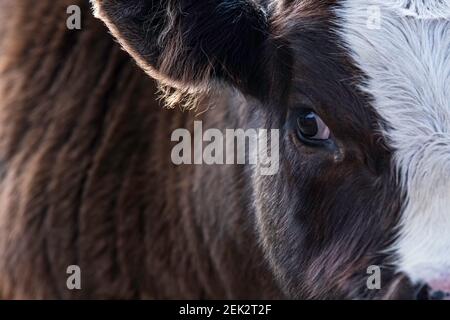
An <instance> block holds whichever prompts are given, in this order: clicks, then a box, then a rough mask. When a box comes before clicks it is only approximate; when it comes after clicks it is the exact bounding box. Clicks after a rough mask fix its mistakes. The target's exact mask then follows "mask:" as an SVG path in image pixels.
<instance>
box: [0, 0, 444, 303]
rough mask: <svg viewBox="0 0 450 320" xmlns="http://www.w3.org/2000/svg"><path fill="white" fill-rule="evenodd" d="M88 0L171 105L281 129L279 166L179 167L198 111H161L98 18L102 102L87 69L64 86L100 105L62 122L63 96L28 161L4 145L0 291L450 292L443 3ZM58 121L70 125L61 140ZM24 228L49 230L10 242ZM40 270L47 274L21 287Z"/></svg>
mask: <svg viewBox="0 0 450 320" xmlns="http://www.w3.org/2000/svg"><path fill="white" fill-rule="evenodd" d="M92 2H93V6H94V11H95V15H96V16H97V17H99V18H100V19H102V20H103V21H104V22H105V24H106V26H107V27H108V28H109V30H110V31H111V33H112V34H113V36H114V37H115V38H116V39H117V40H118V42H119V43H120V44H121V45H122V47H123V48H124V49H125V50H126V51H127V52H128V53H129V54H130V55H131V56H132V57H133V58H134V60H135V61H136V62H137V63H138V65H139V66H140V68H141V69H143V70H144V71H145V72H146V73H147V74H148V75H149V76H150V77H151V78H154V79H156V80H157V81H158V83H159V86H160V88H161V90H162V91H163V92H164V95H165V98H166V101H167V104H168V105H169V106H179V105H183V106H187V107H189V108H195V109H196V110H201V111H202V115H201V120H202V121H203V125H204V127H205V128H219V129H225V128H244V129H247V128H265V129H277V130H279V145H278V148H277V149H278V150H279V154H280V163H279V170H278V173H277V174H275V175H261V174H259V172H260V170H259V169H260V168H259V166H260V164H258V163H257V164H253V165H249V164H246V165H216V166H208V165H198V166H194V165H180V166H175V165H174V164H173V163H171V161H170V147H171V142H170V133H171V132H173V130H175V129H177V128H180V127H186V128H189V129H192V123H193V116H192V113H191V114H181V113H175V112H170V111H167V110H166V111H156V110H155V108H150V107H149V105H151V104H153V103H154V102H153V101H154V99H155V96H154V91H155V88H154V86H153V83H152V82H150V81H149V79H147V78H146V77H142V76H141V75H140V73H139V71H137V70H135V69H133V68H132V66H131V64H130V63H129V61H128V60H126V58H125V57H124V56H122V55H121V53H119V52H118V51H116V47H114V46H112V44H110V42H108V40H106V38H103V36H98V34H99V33H101V31H100V29H96V28H99V27H98V26H96V25H95V28H94V27H93V26H94V24H93V26H92V28H93V29H90V30H91V31H86V32H89V33H90V37H88V38H79V39H78V43H77V46H78V47H77V48H80V49H79V50H81V51H82V49H83V48H87V47H88V48H90V50H92V51H89V53H90V54H93V55H94V57H97V64H100V65H103V66H104V67H102V68H100V67H99V70H98V71H96V73H95V74H94V72H91V73H89V72H88V71H85V72H86V74H87V75H89V76H86V78H85V80H84V81H88V82H89V83H95V85H94V86H93V88H95V90H94V92H93V93H90V92H89V90H88V89H87V87H86V86H83V84H82V83H81V80H77V83H78V85H79V86H80V88H81V89H79V90H78V91H76V90H74V93H73V94H71V95H68V97H70V98H71V99H74V97H75V96H76V94H75V93H76V92H81V93H83V94H84V95H85V96H86V100H87V101H88V102H90V104H89V105H90V109H84V108H83V107H81V104H77V103H76V102H74V105H76V107H74V108H73V110H71V111H72V112H71V113H69V114H73V115H76V116H79V119H78V120H76V121H75V120H73V121H74V122H72V121H71V119H66V120H64V121H63V120H62V116H61V114H64V115H66V113H65V111H64V109H63V110H59V109H58V108H63V104H64V100H61V101H60V102H59V103H51V106H50V107H51V110H52V111H51V112H52V113H51V114H52V115H53V116H52V117H49V119H48V120H47V121H48V123H49V124H50V125H51V126H50V128H42V129H41V131H42V132H43V134H44V135H45V133H47V135H45V136H46V137H47V139H48V140H44V142H39V143H40V144H39V143H38V142H34V143H35V145H36V146H35V145H34V144H33V146H34V152H33V153H32V154H34V157H33V158H32V159H28V161H27V162H24V160H23V158H24V157H25V155H26V154H27V153H26V151H24V150H27V148H30V144H31V143H30V141H33V140H30V139H31V138H28V140H23V139H20V140H22V141H25V142H22V146H21V147H20V148H19V149H17V148H16V149H14V148H11V147H10V148H11V150H9V149H5V150H7V151H8V152H9V153H7V154H8V155H10V156H9V157H6V158H5V160H4V162H5V163H6V168H8V171H7V172H8V173H7V175H6V178H4V182H3V191H2V199H4V200H5V201H6V208H8V209H7V210H5V209H3V210H4V211H2V212H1V216H0V217H1V221H2V224H0V227H2V226H3V228H5V226H12V227H14V229H12V230H13V231H7V234H8V235H9V236H8V237H5V236H3V238H1V239H0V240H1V241H0V243H1V246H0V252H1V253H2V257H3V258H4V259H2V260H3V262H1V264H0V271H2V272H1V274H2V277H3V279H1V280H2V281H0V292H2V291H3V293H4V294H5V295H6V296H13V297H14V296H27V291H26V288H27V285H28V286H31V287H32V288H33V291H31V292H32V295H33V296H42V297H55V296H66V297H78V296H79V295H81V296H82V297H97V298H98V297H105V296H109V295H110V296H113V297H126V298H129V297H139V298H302V299H305V298H308V299H311V298H316V299H317V298H319V299H325V298H327V299H333V298H334V299H335V298H347V299H366V298H386V299H400V298H409V299H419V298H425V299H428V298H442V297H445V295H446V293H447V292H450V283H449V279H450V236H449V235H450V233H449V230H450V212H449V209H448V203H449V199H450V198H449V195H448V194H447V190H448V187H449V182H448V181H449V179H448V178H449V172H450V170H448V168H447V166H448V164H447V158H448V157H449V154H450V153H449V152H448V149H449V148H450V138H449V137H450V136H449V132H448V130H449V128H450V105H449V96H450V90H449V86H450V82H449V80H450V5H449V4H448V3H446V2H443V1H419V0H417V1H394V0H392V1H385V0H384V1H381V0H363V1H360V0H358V1H356V0H321V1H312V0H285V1H282V0H272V1H270V0H254V1H253V0H231V1H225V0H223V1H221V0H204V1H203V0H180V1H175V0H153V1H150V0H127V1H125V0H96V1H92ZM92 23H93V22H92ZM92 30H95V31H92ZM96 37H100V38H96ZM99 39H101V41H100V40H99ZM82 40H84V41H82ZM94 40H95V41H94ZM36 42H37V41H34V42H33V43H36ZM82 46H85V47H82ZM95 50H99V52H101V53H102V55H100V56H97V54H98V53H97V52H96V51H95ZM58 52H60V51H58ZM101 57H103V59H106V61H107V63H105V62H103V60H102V58H101ZM72 65H74V64H73V62H72ZM75 65H76V64H75ZM18 68H19V69H20V67H18ZM22 68H23V70H25V71H23V72H24V73H25V74H30V73H31V70H33V69H32V68H25V67H22ZM64 74H65V75H66V77H67V78H69V79H75V75H72V74H71V73H70V71H69V70H68V71H67V73H63V75H60V72H59V71H58V70H56V71H55V72H54V74H53V76H52V78H50V79H49V83H55V81H63V80H61V79H65V78H64V77H63V76H64ZM78 74H79V75H82V74H83V73H81V71H80V72H79V73H78ZM58 75H59V77H58ZM61 77H62V78H61ZM98 79H99V80H100V82H99V80H98ZM50 80H51V81H50ZM94 80H95V81H94ZM117 83H119V84H121V85H120V86H118V84H117ZM34 85H35V86H36V85H37V83H36V82H35V84H34ZM54 86H56V88H58V86H57V82H56V84H54ZM53 88H54V87H53ZM59 89H60V90H62V88H61V87H59ZM26 92H33V91H32V90H31V89H28V90H26ZM88 92H89V98H87V93H88ZM54 94H55V96H56V98H55V97H52V99H57V97H58V96H61V95H62V93H61V91H58V90H56V91H55V93H54ZM66 94H67V93H66ZM11 99H12V98H11ZM40 101H42V100H40ZM52 101H54V100H52ZM56 101H57V100H56ZM70 101H71V100H69V102H70ZM14 102H15V104H16V105H19V106H24V105H27V104H26V101H15V100H14ZM144 106H145V107H144ZM210 106H214V108H210V110H206V111H205V112H203V111H204V110H205V109H208V107H210ZM95 108H97V109H95ZM102 108H103V109H102ZM23 109H24V108H21V109H19V111H16V112H18V113H20V112H21V110H23ZM99 109H100V110H103V111H99ZM76 110H83V113H82V114H81V115H78V114H76V112H75V111H76ZM9 112H11V111H9ZM36 112H37V111H35V112H34V113H36ZM7 114H9V113H7ZM13 114H14V113H13ZM104 114H106V115H107V116H105V115H104ZM22 117H24V116H22ZM22 117H19V118H18V119H19V120H21V119H22ZM17 121H18V120H17ZM58 121H63V123H64V122H67V123H68V124H69V127H70V128H72V129H71V130H69V132H66V133H64V132H59V130H61V129H60V128H59V127H57V126H56V127H55V123H57V122H58ZM25 123H26V122H25ZM98 123H102V126H103V127H102V129H101V130H100V131H96V130H99V129H98V128H97V129H94V128H95V127H94V125H97V124H98ZM36 126H38V123H37V122H36V123H35V124H34V127H33V126H32V128H34V130H37V129H36ZM2 130H5V129H2ZM23 130H30V129H29V127H24V129H23ZM49 130H50V131H49ZM41 131H39V130H37V132H41ZM6 132H7V133H8V134H9V135H12V134H13V133H14V132H16V131H14V130H12V131H6ZM56 133H58V134H56ZM16 135H18V136H20V135H22V136H23V133H21V134H20V135H19V134H18V133H16ZM52 137H53V138H54V139H50V138H52ZM86 139H87V140H88V141H90V143H88V144H87V145H86V146H85V147H83V146H84V141H85V140H86ZM16 140H17V139H16ZM29 152H31V151H29ZM80 159H81V160H82V161H80ZM63 160H71V161H69V162H63ZM54 161H55V163H56V167H54V164H53V162H54ZM24 163H26V164H24ZM19 164H22V166H20V165H19ZM37 169H39V170H37ZM77 169H80V170H81V173H80V174H77V173H76V172H77ZM65 170H68V171H69V172H70V174H69V173H66V171H65ZM18 171H21V172H24V173H23V176H22V175H19V177H21V179H17V178H16V177H17V173H16V172H18ZM49 172H51V174H49ZM57 174H59V175H62V176H66V178H65V179H63V178H60V177H59V176H58V175H57ZM74 179H75V182H74ZM66 181H67V183H68V184H64V182H66ZM77 181H79V182H78V183H77ZM6 182H8V184H7V183H6ZM36 185H38V186H40V187H41V188H39V189H37V188H36V187H35V186H36ZM43 186H45V187H43ZM71 186H72V187H71ZM8 188H9V190H8ZM41 189H42V190H44V191H42V192H43V193H42V194H41V193H38V192H37V191H38V190H41ZM73 191H76V192H75V195H73V194H72V192H73ZM24 208H29V209H32V211H33V214H30V213H29V212H26V211H24ZM64 232H66V233H67V232H68V233H67V234H68V236H65V234H66V233H64ZM0 234H1V233H0ZM30 235H32V236H33V237H35V238H36V239H37V241H35V242H32V241H30V240H28V241H25V242H22V244H18V243H17V242H16V241H14V240H17V241H18V240H21V239H23V238H24V237H30ZM11 239H12V240H11ZM27 239H29V238H27ZM24 243H25V244H24ZM26 244H28V246H29V247H25V246H26ZM42 248H44V249H45V251H43V253H42V254H43V255H44V258H42V259H41V258H40V255H39V254H38V253H39V252H40V251H39V250H40V249H42ZM19 254H20V258H19V256H18V255H19ZM11 260H13V261H15V263H16V268H15V269H14V270H12V265H13V264H12V262H11ZM5 261H6V262H5ZM68 264H78V265H80V267H81V269H82V270H85V271H84V272H85V274H86V276H85V278H84V279H85V280H84V281H85V287H84V290H82V291H81V292H80V293H67V291H66V290H64V287H63V285H64V283H61V281H59V280H58V278H59V277H60V276H59V274H58V271H57V270H61V268H60V267H62V266H64V265H68ZM373 266H377V267H379V268H381V287H380V290H371V288H369V287H368V285H367V280H368V276H369V275H368V274H367V270H368V268H369V269H370V267H373ZM30 268H34V270H35V272H37V273H39V274H40V275H42V278H40V279H35V278H33V277H31V276H29V277H27V278H26V279H27V280H29V281H28V282H27V283H24V282H23V281H19V280H17V279H18V278H19V274H20V273H19V271H22V272H24V271H27V270H28V273H26V274H27V275H28V274H29V273H30V271H29V270H30ZM45 280H48V281H50V283H52V284H53V287H50V288H45V283H46V281H45ZM17 282H19V283H20V285H17ZM14 285H16V286H14ZM28 295H30V294H29V293H28Z"/></svg>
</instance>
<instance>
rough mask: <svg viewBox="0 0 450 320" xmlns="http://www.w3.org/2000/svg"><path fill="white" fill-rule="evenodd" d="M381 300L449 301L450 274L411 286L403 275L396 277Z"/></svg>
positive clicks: (383, 292) (409, 281)
mask: <svg viewBox="0 0 450 320" xmlns="http://www.w3.org/2000/svg"><path fill="white" fill-rule="evenodd" d="M380 298H381V299H383V300H450V273H449V274H448V275H447V276H444V275H443V276H442V278H437V279H435V280H433V281H429V282H428V283H424V282H420V283H417V284H413V282H412V281H411V280H410V278H409V277H408V276H406V275H405V274H400V275H398V276H397V277H396V278H395V279H394V280H392V281H391V282H390V284H389V285H388V286H387V287H386V289H385V290H383V291H382V294H381V296H380Z"/></svg>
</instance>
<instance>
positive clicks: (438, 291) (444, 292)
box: [428, 277, 450, 300]
mask: <svg viewBox="0 0 450 320" xmlns="http://www.w3.org/2000/svg"><path fill="white" fill-rule="evenodd" d="M428 287H429V288H430V289H429V295H430V298H431V299H435V300H450V277H446V278H443V279H435V280H432V281H429V282H428Z"/></svg>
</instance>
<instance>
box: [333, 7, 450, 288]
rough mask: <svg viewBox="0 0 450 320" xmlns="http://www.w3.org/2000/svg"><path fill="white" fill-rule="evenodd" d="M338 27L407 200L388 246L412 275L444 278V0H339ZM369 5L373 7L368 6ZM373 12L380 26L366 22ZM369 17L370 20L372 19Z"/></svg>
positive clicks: (448, 44) (448, 27)
mask: <svg viewBox="0 0 450 320" xmlns="http://www.w3.org/2000/svg"><path fill="white" fill-rule="evenodd" d="M341 4H342V6H341V7H340V8H339V9H338V10H337V14H338V17H339V20H338V21H339V23H338V26H339V28H340V30H339V31H338V32H339V34H340V36H341V37H342V38H343V39H344V40H345V43H346V46H347V49H348V50H349V51H350V52H351V56H352V57H353V59H354V61H355V63H356V64H357V65H358V66H359V67H360V68H361V70H362V71H363V72H364V73H365V74H366V75H367V76H368V80H367V81H366V83H365V84H364V85H363V90H365V91H366V92H368V93H370V95H371V96H372V97H373V99H374V101H373V106H374V108H375V109H376V111H377V112H378V114H379V115H380V116H381V118H382V119H383V120H384V121H385V123H387V124H388V127H386V128H385V129H384V132H383V133H384V135H385V137H386V139H387V141H388V142H389V143H390V144H391V146H392V147H393V148H394V150H395V153H394V159H395V162H396V167H397V169H398V173H399V177H400V181H401V185H402V187H403V191H404V192H405V195H406V198H407V202H406V203H405V205H404V209H403V213H402V219H401V225H400V227H399V232H400V238H399V240H398V242H397V243H396V245H395V248H394V249H395V250H396V252H397V253H398V255H399V260H398V270H399V271H403V272H406V273H407V274H408V275H409V276H410V277H411V278H412V279H413V280H414V281H420V280H422V281H433V280H435V279H437V278H439V279H445V278H447V279H448V278H450V20H449V19H450V1H446V0H389V1H387V0H342V1H341ZM374 8H375V9H376V10H375V11H374ZM377 11H378V12H379V14H380V15H379V18H380V19H378V20H379V21H378V22H379V25H378V26H377V25H375V27H374V25H373V24H368V21H370V19H372V18H373V17H370V15H373V14H374V12H375V13H376V12H377ZM375 20H376V19H375Z"/></svg>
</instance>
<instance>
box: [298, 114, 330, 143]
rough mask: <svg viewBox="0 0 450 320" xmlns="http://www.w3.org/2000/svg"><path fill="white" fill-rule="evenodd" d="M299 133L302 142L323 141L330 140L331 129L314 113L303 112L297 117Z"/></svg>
mask: <svg viewBox="0 0 450 320" xmlns="http://www.w3.org/2000/svg"><path fill="white" fill-rule="evenodd" d="M297 133H298V135H299V138H300V139H301V140H302V141H305V140H307V141H312V142H317V141H323V140H328V139H329V138H330V129H329V128H328V127H327V125H326V124H325V122H323V120H322V119H321V118H320V117H319V116H318V115H317V114H316V113H314V112H313V111H305V112H302V113H301V114H300V115H299V116H298V117H297Z"/></svg>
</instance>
